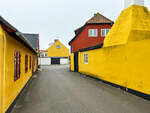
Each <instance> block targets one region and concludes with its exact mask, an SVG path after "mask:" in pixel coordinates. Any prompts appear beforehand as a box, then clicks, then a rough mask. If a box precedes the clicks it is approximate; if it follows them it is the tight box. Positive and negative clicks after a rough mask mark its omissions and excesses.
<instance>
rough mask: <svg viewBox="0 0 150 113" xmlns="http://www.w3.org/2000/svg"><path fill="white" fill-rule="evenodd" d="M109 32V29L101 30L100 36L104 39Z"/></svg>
mask: <svg viewBox="0 0 150 113" xmlns="http://www.w3.org/2000/svg"><path fill="white" fill-rule="evenodd" d="M109 31H110V29H101V36H102V37H105V36H106V35H107V34H108V32H109Z"/></svg>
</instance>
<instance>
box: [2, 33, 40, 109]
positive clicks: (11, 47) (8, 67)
mask: <svg viewBox="0 0 150 113" xmlns="http://www.w3.org/2000/svg"><path fill="white" fill-rule="evenodd" d="M4 34H5V37H6V48H5V53H6V56H5V75H4V76H5V86H4V87H5V89H4V90H5V96H4V97H3V98H4V100H5V102H4V111H6V110H7V109H8V108H9V107H10V105H11V104H12V102H13V101H14V100H15V98H16V97H17V96H18V94H19V93H20V91H21V90H22V89H23V87H24V86H25V84H26V83H27V82H28V80H29V79H30V77H31V76H32V68H31V69H30V68H29V64H30V60H29V58H30V57H29V56H31V57H32V60H33V56H34V57H35V66H34V72H35V71H36V69H37V55H36V54H35V53H34V52H33V51H32V50H30V49H29V48H27V47H26V46H25V45H24V44H22V43H21V42H19V41H18V40H16V39H15V38H14V37H12V36H10V35H9V34H8V33H6V32H4ZM15 50H17V51H20V52H21V75H20V78H19V79H18V80H17V81H14V52H15ZM25 54H27V55H28V72H27V73H25Z"/></svg>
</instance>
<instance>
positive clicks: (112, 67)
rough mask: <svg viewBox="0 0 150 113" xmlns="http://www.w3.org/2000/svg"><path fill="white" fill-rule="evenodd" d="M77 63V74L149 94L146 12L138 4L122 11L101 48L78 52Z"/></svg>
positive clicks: (149, 37)
mask: <svg viewBox="0 0 150 113" xmlns="http://www.w3.org/2000/svg"><path fill="white" fill-rule="evenodd" d="M137 3H138V2H137ZM74 56H75V55H74V54H72V55H71V70H72V71H75V68H76V67H75V60H74V58H75V57H74ZM77 64H78V66H77V67H78V70H79V72H80V73H84V74H87V75H90V76H93V77H96V78H99V79H101V80H104V81H107V82H110V83H113V84H117V85H119V86H121V87H124V88H127V89H129V90H130V91H136V92H138V93H140V94H147V95H150V82H149V81H150V76H149V75H150V69H149V67H150V11H149V10H148V9H147V8H146V7H144V6H142V5H141V6H140V5H131V6H130V7H128V8H126V9H125V10H123V11H122V13H121V14H120V16H119V17H118V19H117V20H116V22H115V24H114V25H113V27H112V29H111V30H110V32H109V33H108V35H107V36H106V38H105V40H104V45H103V46H102V45H97V46H95V47H89V48H85V49H81V50H79V51H78V63H77Z"/></svg>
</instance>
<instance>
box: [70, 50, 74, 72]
mask: <svg viewBox="0 0 150 113" xmlns="http://www.w3.org/2000/svg"><path fill="white" fill-rule="evenodd" d="M70 63H71V64H70V69H71V71H74V54H73V53H72V54H71V62H70Z"/></svg>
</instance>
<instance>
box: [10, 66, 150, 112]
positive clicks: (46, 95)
mask: <svg viewBox="0 0 150 113" xmlns="http://www.w3.org/2000/svg"><path fill="white" fill-rule="evenodd" d="M12 113H150V101H147V100H144V99H142V98H139V97H136V96H134V95H131V94H128V93H126V92H124V91H122V90H119V89H117V88H114V87H112V86H109V85H107V84H104V83H103V82H100V81H98V80H95V79H92V78H89V77H86V76H83V75H80V74H79V73H73V72H69V66H67V65H61V66H58V65H57V66H45V67H42V71H39V72H38V73H37V74H36V75H34V77H33V80H32V81H31V83H30V84H29V86H28V87H27V88H26V89H25V90H24V91H23V94H22V95H21V96H20V98H19V100H18V101H17V104H16V105H15V107H14V109H13V111H12Z"/></svg>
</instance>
